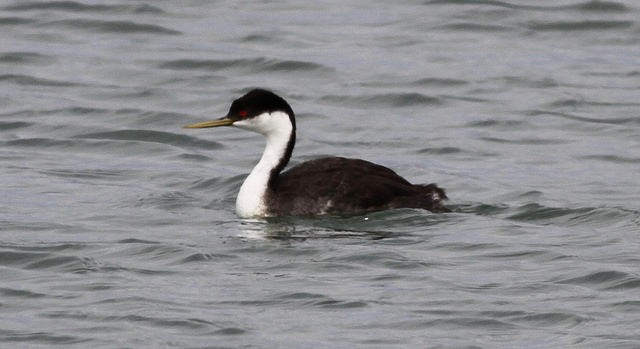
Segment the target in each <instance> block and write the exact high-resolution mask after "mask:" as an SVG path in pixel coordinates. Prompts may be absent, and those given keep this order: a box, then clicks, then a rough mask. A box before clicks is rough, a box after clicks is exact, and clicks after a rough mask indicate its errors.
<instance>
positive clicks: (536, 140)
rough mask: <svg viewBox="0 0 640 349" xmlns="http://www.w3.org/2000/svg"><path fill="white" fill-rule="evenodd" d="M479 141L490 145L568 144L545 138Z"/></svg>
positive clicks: (490, 138) (486, 138) (483, 138)
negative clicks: (490, 143)
mask: <svg viewBox="0 0 640 349" xmlns="http://www.w3.org/2000/svg"><path fill="white" fill-rule="evenodd" d="M480 139H482V140H484V141H487V142H492V143H503V144H523V145H552V144H565V143H568V141H566V140H562V139H548V138H547V139H545V138H522V139H506V138H498V137H481V138H480Z"/></svg>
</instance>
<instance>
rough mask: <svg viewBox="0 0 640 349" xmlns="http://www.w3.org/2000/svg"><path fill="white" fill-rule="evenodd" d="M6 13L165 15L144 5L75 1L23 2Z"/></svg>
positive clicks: (7, 8)
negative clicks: (50, 12) (51, 12)
mask: <svg viewBox="0 0 640 349" xmlns="http://www.w3.org/2000/svg"><path fill="white" fill-rule="evenodd" d="M3 9H4V10H5V11H34V10H35V11H38V10H47V11H68V12H99V13H104V12H116V13H122V12H125V13H150V14H160V13H165V11H163V10H162V9H160V8H158V7H155V6H151V5H147V4H142V5H124V4H122V5H98V4H83V3H80V2H75V1H45V2H22V3H17V4H14V5H8V6H5V7H4V8H3Z"/></svg>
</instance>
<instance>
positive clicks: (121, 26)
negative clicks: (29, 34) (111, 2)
mask: <svg viewBox="0 0 640 349" xmlns="http://www.w3.org/2000/svg"><path fill="white" fill-rule="evenodd" d="M41 25H42V26H45V27H61V28H69V29H81V30H91V31H95V32H101V33H124V34H136V33H142V34H160V35H178V34H181V32H180V31H177V30H173V29H169V28H165V27H163V26H159V25H155V24H141V23H136V22H130V21H107V20H96V19H91V20H89V19H62V20H57V21H51V22H46V23H42V24H41Z"/></svg>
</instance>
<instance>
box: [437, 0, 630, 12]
mask: <svg viewBox="0 0 640 349" xmlns="http://www.w3.org/2000/svg"><path fill="white" fill-rule="evenodd" d="M426 4H427V5H440V4H451V5H474V6H483V5H484V6H493V7H503V8H508V9H514V10H536V11H562V10H567V11H584V12H628V11H629V8H628V7H627V6H625V5H624V4H622V3H619V2H613V1H598V0H593V1H586V2H580V3H576V4H570V5H558V6H540V5H537V6H534V5H519V4H513V3H509V2H506V1H496V0H431V1H428V2H427V3H426Z"/></svg>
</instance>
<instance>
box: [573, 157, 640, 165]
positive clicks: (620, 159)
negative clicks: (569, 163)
mask: <svg viewBox="0 0 640 349" xmlns="http://www.w3.org/2000/svg"><path fill="white" fill-rule="evenodd" d="M581 159H586V160H599V161H605V162H613V163H616V164H640V158H632V157H624V156H619V155H586V156H582V157H581Z"/></svg>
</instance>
